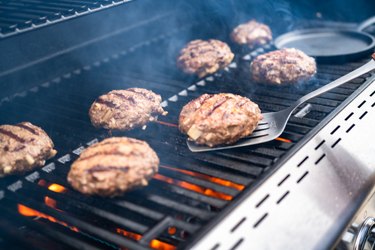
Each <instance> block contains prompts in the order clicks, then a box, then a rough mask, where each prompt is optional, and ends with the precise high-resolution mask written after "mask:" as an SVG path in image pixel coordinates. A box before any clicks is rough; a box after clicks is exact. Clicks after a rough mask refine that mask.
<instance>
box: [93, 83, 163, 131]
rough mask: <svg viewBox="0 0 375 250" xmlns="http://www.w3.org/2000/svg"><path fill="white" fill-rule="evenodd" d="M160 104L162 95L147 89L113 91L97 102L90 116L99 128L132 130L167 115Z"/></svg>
mask: <svg viewBox="0 0 375 250" xmlns="http://www.w3.org/2000/svg"><path fill="white" fill-rule="evenodd" d="M160 103H161V97H160V95H157V94H155V93H154V92H152V91H150V90H147V89H142V88H130V89H126V90H112V91H111V92H109V93H107V94H105V95H102V96H100V97H99V98H98V99H96V100H95V102H94V103H93V104H92V105H91V108H90V111H89V116H90V119H91V123H92V124H93V125H94V126H95V127H97V128H99V127H103V128H105V129H111V130H112V129H113V130H130V129H132V128H134V127H140V126H143V125H145V124H146V123H148V122H149V121H154V120H155V117H156V116H157V115H159V114H161V115H166V114H167V112H165V111H164V110H163V108H162V107H161V106H160Z"/></svg>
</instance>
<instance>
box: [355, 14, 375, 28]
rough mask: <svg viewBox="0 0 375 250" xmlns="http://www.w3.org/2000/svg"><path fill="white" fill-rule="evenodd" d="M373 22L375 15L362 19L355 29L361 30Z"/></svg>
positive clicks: (374, 21)
mask: <svg viewBox="0 0 375 250" xmlns="http://www.w3.org/2000/svg"><path fill="white" fill-rule="evenodd" d="M374 23H375V16H373V17H370V18H368V19H366V20H364V21H363V22H361V23H360V24H359V25H358V27H357V30H358V31H363V30H364V29H366V28H367V27H369V26H370V25H371V24H374Z"/></svg>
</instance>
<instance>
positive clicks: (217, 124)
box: [179, 93, 262, 147]
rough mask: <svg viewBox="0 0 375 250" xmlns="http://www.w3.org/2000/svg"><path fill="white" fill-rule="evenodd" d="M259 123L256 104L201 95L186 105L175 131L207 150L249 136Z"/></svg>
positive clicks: (229, 96) (238, 98)
mask: <svg viewBox="0 0 375 250" xmlns="http://www.w3.org/2000/svg"><path fill="white" fill-rule="evenodd" d="M261 119H262V115H261V112H260V109H259V107H258V105H257V104H255V103H254V102H252V101H250V100H249V99H248V98H246V97H242V96H239V95H234V94H226V93H221V94H214V95H210V94H204V95H201V96H200V97H198V98H197V99H195V100H192V101H190V102H189V103H188V104H186V105H185V106H184V107H183V108H182V111H181V113H180V117H179V128H180V130H181V132H183V133H185V134H187V135H188V136H189V138H190V139H191V140H194V141H195V142H196V143H198V144H206V145H208V146H210V147H213V146H215V145H220V144H230V143H233V142H236V141H237V140H239V139H240V138H243V137H246V136H248V135H250V134H251V133H252V132H253V131H254V129H255V128H256V127H257V125H258V122H259V120H261Z"/></svg>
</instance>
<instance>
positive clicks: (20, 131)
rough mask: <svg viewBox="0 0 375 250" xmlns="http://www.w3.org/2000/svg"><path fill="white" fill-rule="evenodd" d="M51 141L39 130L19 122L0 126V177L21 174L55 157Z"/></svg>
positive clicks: (31, 125)
mask: <svg viewBox="0 0 375 250" xmlns="http://www.w3.org/2000/svg"><path fill="white" fill-rule="evenodd" d="M53 147H54V145H53V142H52V140H51V139H50V138H49V137H48V135H47V134H46V132H44V131H43V130H42V129H41V128H39V127H37V126H35V125H33V124H31V123H29V122H21V123H18V124H15V125H1V126H0V175H1V176H4V175H11V174H21V173H24V172H27V171H30V170H33V169H35V168H36V167H40V166H43V165H44V164H45V161H46V160H47V159H49V158H51V157H53V156H55V155H56V150H54V149H53Z"/></svg>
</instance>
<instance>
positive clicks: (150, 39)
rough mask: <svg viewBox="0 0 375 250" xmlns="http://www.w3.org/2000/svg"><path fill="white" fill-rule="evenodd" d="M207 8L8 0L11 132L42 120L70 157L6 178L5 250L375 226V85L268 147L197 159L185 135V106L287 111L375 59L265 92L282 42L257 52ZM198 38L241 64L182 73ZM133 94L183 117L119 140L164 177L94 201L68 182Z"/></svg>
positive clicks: (224, 244)
mask: <svg viewBox="0 0 375 250" xmlns="http://www.w3.org/2000/svg"><path fill="white" fill-rule="evenodd" d="M205 7H207V6H202V5H201V4H200V3H193V4H192V3H190V4H186V3H183V2H182V1H164V2H163V3H161V4H159V5H157V6H155V4H154V3H152V1H148V0H145V1H141V0H138V1H120V0H118V1H108V0H101V1H83V0H54V1H36V0H22V1H0V51H1V53H0V54H1V55H2V60H1V62H0V86H1V87H2V90H1V92H0V124H14V123H18V122H21V121H30V122H32V123H33V124H36V125H38V126H40V127H42V128H43V129H44V130H45V131H46V132H47V133H48V134H49V135H50V137H51V138H52V140H53V141H54V143H55V148H56V149H57V150H58V155H57V156H56V157H54V158H53V159H51V160H49V161H47V163H46V164H45V166H43V167H42V168H41V169H37V170H35V171H31V172H29V173H26V174H25V175H23V176H9V177H5V178H2V179H1V180H0V212H1V214H2V215H1V216H0V246H1V248H2V249H10V248H11V249H24V248H27V249H162V250H172V249H191V248H192V249H217V250H219V249H220V250H221V249H249V248H254V249H264V248H271V249H275V248H277V249H292V248H300V246H301V245H302V244H303V246H304V248H306V249H310V248H320V249H322V248H338V249H347V248H349V246H351V245H352V244H353V242H354V241H355V235H356V234H357V232H358V230H359V228H360V223H362V221H363V219H365V218H367V217H368V216H371V215H372V216H374V215H375V213H371V212H370V207H369V205H367V206H365V205H366V204H370V205H373V204H375V203H373V202H368V200H369V199H370V197H371V195H372V193H373V183H374V177H375V175H374V170H375V169H374V166H373V163H374V162H375V158H374V157H375V156H374V154H373V153H372V152H373V150H374V147H373V146H372V145H370V143H369V142H366V143H365V141H368V139H374V138H375V136H374V132H373V131H371V124H372V123H373V122H375V115H374V113H375V111H374V109H375V84H374V81H375V75H374V74H373V73H369V74H366V75H363V76H361V77H359V78H357V79H355V80H353V81H351V82H348V83H346V84H344V85H342V86H340V87H338V88H335V89H333V90H331V91H329V92H327V93H325V94H323V95H321V96H319V97H317V98H314V99H312V100H311V101H309V102H308V103H307V104H306V105H304V106H302V107H301V108H299V109H298V110H297V111H296V112H295V113H294V114H293V116H292V117H291V119H290V121H289V122H288V124H287V127H286V130H285V131H284V133H283V134H282V135H281V136H280V137H279V138H277V139H276V140H274V141H271V142H268V143H264V144H261V145H256V146H250V147H244V148H237V149H232V150H224V151H217V152H212V153H192V152H190V151H189V150H188V148H187V146H186V137H185V136H184V135H182V134H181V133H180V132H179V131H178V127H177V124H178V115H179V112H180V110H181V108H182V107H183V106H184V105H185V104H186V103H187V102H188V101H190V100H191V99H193V98H196V97H198V96H200V95H201V94H203V93H220V92H231V93H235V94H240V95H244V96H247V97H249V98H250V99H251V100H253V101H254V102H256V103H258V104H259V106H260V108H261V110H262V112H270V111H278V110H281V109H283V108H285V107H287V106H288V105H290V104H291V103H293V102H294V101H295V100H297V99H298V98H299V97H301V96H303V95H305V94H307V93H309V92H311V91H312V90H314V89H316V88H318V87H320V86H323V85H325V84H327V83H329V82H331V81H332V80H334V79H336V78H338V77H340V76H342V75H344V74H346V73H348V72H350V71H352V70H354V69H356V68H358V67H360V66H361V65H363V64H364V63H365V62H366V61H368V60H369V58H370V57H368V58H363V59H361V60H358V61H352V62H346V63H340V64H338V63H337V64H335V63H333V64H320V63H319V64H318V73H317V74H316V76H315V77H314V78H313V79H312V80H310V81H309V82H307V83H301V84H297V85H292V86H291V85H289V86H265V85H261V84H255V83H253V82H252V81H251V79H250V74H249V64H250V63H251V60H252V59H253V58H254V57H256V56H257V55H259V54H262V53H265V52H267V51H271V50H274V47H273V45H272V44H267V45H266V46H263V47H261V48H258V49H256V50H252V51H250V50H248V49H244V48H239V47H236V46H234V45H233V44H231V43H230V41H228V31H229V30H230V29H229V28H228V26H227V24H225V23H223V22H220V20H221V19H220V17H218V16H217V15H216V14H215V13H212V12H210V13H211V14H212V16H210V17H214V18H213V19H210V18H208V17H207V16H206V15H205V13H206V12H205V11H207V9H205ZM200 9H203V10H204V11H199V10H200ZM213 12H215V11H213ZM248 18H250V17H248ZM67 19H68V20H67ZM321 23H322V22H321V21H320V22H318V21H304V22H301V24H300V25H305V26H306V25H308V26H314V25H319V24H321ZM323 23H325V24H326V25H335V26H339V27H340V26H342V27H352V26H351V25H350V24H349V25H348V24H344V23H338V22H323ZM271 28H272V26H271ZM197 38H201V39H207V38H217V39H220V40H223V41H226V42H228V43H229V44H231V47H232V48H233V50H234V51H235V53H236V57H235V59H234V61H233V62H232V63H231V64H230V65H229V66H228V67H227V68H226V69H224V70H222V71H219V72H217V73H215V74H213V75H210V76H207V77H205V78H203V79H198V78H196V77H193V76H187V75H185V74H183V73H181V72H180V71H179V70H178V69H177V68H176V65H175V58H176V56H177V54H178V51H179V50H180V49H181V47H182V46H183V45H184V44H186V43H187V42H188V41H190V40H192V39H197ZM129 87H142V88H147V89H151V90H152V91H154V92H155V93H158V94H160V95H161V96H162V98H163V103H162V106H163V107H164V108H165V109H166V110H167V111H168V112H169V113H168V115H167V116H165V117H159V119H158V121H157V122H154V123H151V124H148V125H147V128H145V129H141V128H139V129H135V130H133V131H130V132H113V134H112V135H113V136H128V137H134V138H138V139H141V140H145V141H146V142H148V143H149V144H150V146H151V147H152V148H153V149H155V151H156V152H157V154H158V156H159V158H160V160H161V164H160V169H159V172H158V173H157V174H156V175H155V176H154V177H153V179H152V180H151V181H150V183H149V185H148V186H147V187H145V188H142V189H137V190H134V191H130V192H127V193H126V194H125V195H123V196H121V197H118V198H100V197H88V196H84V195H82V194H80V193H78V192H76V191H74V190H73V189H72V188H71V187H70V185H69V184H68V183H67V180H66V176H67V173H68V171H69V168H70V165H71V163H72V162H73V161H74V160H75V159H77V158H78V156H79V155H80V153H81V152H82V151H83V150H84V149H85V148H87V147H88V146H90V145H92V144H94V143H96V142H98V141H100V140H102V139H104V138H107V137H110V136H111V135H110V134H108V132H106V131H104V130H100V129H95V128H94V127H93V126H92V125H91V123H90V120H89V117H88V110H89V108H90V105H91V104H92V102H93V101H94V100H95V98H97V97H98V96H99V95H101V94H103V93H106V92H109V91H111V90H113V89H126V88H129ZM365 214H366V215H365ZM353 222H355V223H354V224H353ZM270 238H271V239H270Z"/></svg>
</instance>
